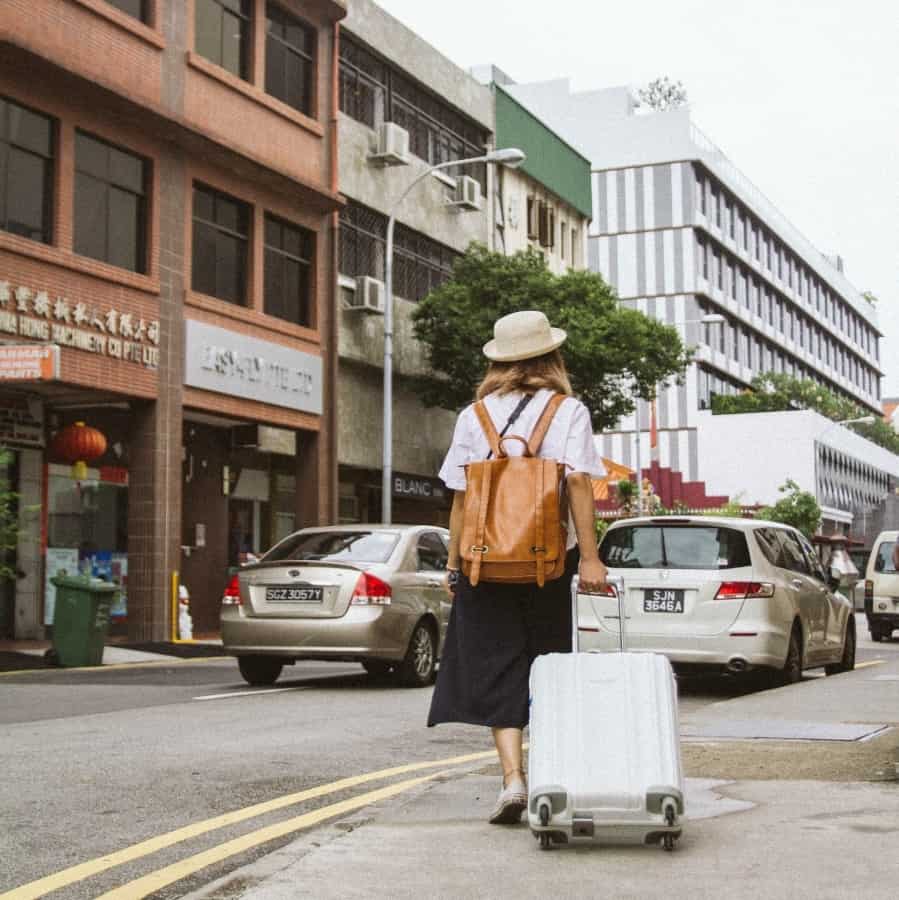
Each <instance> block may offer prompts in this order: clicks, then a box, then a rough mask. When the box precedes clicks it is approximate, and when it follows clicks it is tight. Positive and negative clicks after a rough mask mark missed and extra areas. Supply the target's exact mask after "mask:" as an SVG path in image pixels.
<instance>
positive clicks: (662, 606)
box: [643, 588, 684, 613]
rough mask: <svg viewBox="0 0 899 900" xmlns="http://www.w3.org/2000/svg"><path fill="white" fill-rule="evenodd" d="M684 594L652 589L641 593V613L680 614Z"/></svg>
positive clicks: (668, 589)
mask: <svg viewBox="0 0 899 900" xmlns="http://www.w3.org/2000/svg"><path fill="white" fill-rule="evenodd" d="M683 611H684V592H683V591H677V590H672V589H671V588H653V589H652V590H645V591H644V592H643V612H648V613H682V612H683Z"/></svg>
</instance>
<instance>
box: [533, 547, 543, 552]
mask: <svg viewBox="0 0 899 900" xmlns="http://www.w3.org/2000/svg"><path fill="white" fill-rule="evenodd" d="M531 553H546V547H531Z"/></svg>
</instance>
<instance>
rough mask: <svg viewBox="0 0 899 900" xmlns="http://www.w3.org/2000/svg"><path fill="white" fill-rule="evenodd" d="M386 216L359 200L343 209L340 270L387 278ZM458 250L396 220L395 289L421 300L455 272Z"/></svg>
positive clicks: (409, 297) (396, 292)
mask: <svg viewBox="0 0 899 900" xmlns="http://www.w3.org/2000/svg"><path fill="white" fill-rule="evenodd" d="M386 244H387V217H386V216H384V215H381V213H379V212H376V211H375V210H373V209H369V208H368V207H367V206H362V204H360V203H352V202H351V203H348V204H347V205H346V206H345V207H344V209H343V210H342V211H341V213H340V272H341V274H343V275H348V276H350V277H356V276H358V275H370V276H372V277H374V278H378V279H380V280H382V281H383V280H384V270H385V250H386ZM458 255H459V254H458V253H456V251H455V250H451V249H450V248H449V247H445V246H444V245H443V244H439V243H438V242H437V241H434V240H432V239H431V238H429V237H427V236H426V235H424V234H421V233H420V232H417V231H413V230H412V229H411V228H408V227H406V226H405V225H402V224H400V223H397V226H396V231H395V233H394V248H393V292H394V294H395V295H396V296H397V297H403V298H404V299H406V300H421V299H422V298H423V297H426V296H427V295H428V294H429V293H430V292H431V291H432V290H434V288H437V287H439V286H440V285H441V284H443V283H444V282H445V281H447V280H448V279H449V277H450V275H452V267H453V261H454V260H455V259H456V258H457V257H458Z"/></svg>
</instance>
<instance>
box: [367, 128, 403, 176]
mask: <svg viewBox="0 0 899 900" xmlns="http://www.w3.org/2000/svg"><path fill="white" fill-rule="evenodd" d="M369 159H370V160H371V161H372V162H373V163H377V164H378V165H380V166H406V165H408V164H409V132H408V131H406V129H405V128H401V127H400V126H399V125H397V124H396V122H382V123H381V124H380V125H379V126H378V147H377V149H376V150H375V152H374V153H372V154H371V156H369Z"/></svg>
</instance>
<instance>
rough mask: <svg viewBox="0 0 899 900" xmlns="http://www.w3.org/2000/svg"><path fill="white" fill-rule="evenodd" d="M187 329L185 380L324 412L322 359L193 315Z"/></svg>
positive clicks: (206, 387)
mask: <svg viewBox="0 0 899 900" xmlns="http://www.w3.org/2000/svg"><path fill="white" fill-rule="evenodd" d="M185 332H186V341H185V352H186V357H187V358H186V360H185V371H184V383H185V384H187V385H190V386H191V387H197V388H202V389H203V390H206V391H215V393H217V394H230V395H231V396H234V397H244V398H246V399H247V400H256V401H258V402H260V403H270V404H272V405H273V406H284V407H287V408H288V409H296V410H299V411H301V412H308V413H315V414H316V415H321V412H322V361H321V358H320V357H318V356H314V355H313V354H311V353H303V352H302V351H300V350H291V349H290V347H285V346H284V345H282V344H275V343H272V342H271V341H263V340H260V339H259V338H254V337H248V336H247V335H243V334H236V333H235V332H233V331H228V330H227V329H226V328H219V327H217V326H215V325H207V324H206V323H205V322H196V321H194V320H193V319H188V320H187V321H186V322H185Z"/></svg>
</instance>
